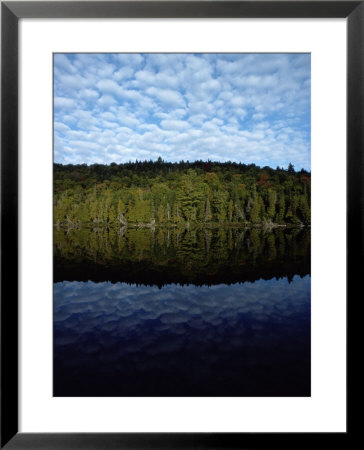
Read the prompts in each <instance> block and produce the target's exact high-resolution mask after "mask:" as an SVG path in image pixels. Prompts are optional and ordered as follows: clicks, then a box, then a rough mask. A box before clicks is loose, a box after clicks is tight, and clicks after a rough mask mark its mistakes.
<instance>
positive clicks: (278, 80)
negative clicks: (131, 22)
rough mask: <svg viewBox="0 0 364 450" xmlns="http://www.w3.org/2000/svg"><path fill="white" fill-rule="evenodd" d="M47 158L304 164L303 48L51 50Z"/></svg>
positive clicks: (306, 94)
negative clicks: (277, 51)
mask: <svg viewBox="0 0 364 450" xmlns="http://www.w3.org/2000/svg"><path fill="white" fill-rule="evenodd" d="M54 63H55V68H54V77H55V78H54V90H55V98H54V106H55V110H54V111H55V112H54V115H55V123H54V131H55V149H54V150H55V152H54V154H55V160H56V161H60V162H69V163H72V162H74V163H76V162H86V163H93V162H105V163H107V162H112V161H117V162H121V161H128V160H130V159H150V158H156V157H158V156H160V155H161V156H162V157H163V158H164V159H165V160H178V159H184V160H187V159H189V160H194V159H201V158H202V159H206V158H210V159H218V160H232V161H244V162H247V163H250V162H255V163H259V164H262V165H270V166H273V167H275V166H276V165H279V166H284V167H285V166H287V165H288V163H289V162H292V163H293V164H294V165H295V167H296V168H297V169H299V168H301V167H305V168H309V167H310V58H309V56H308V55H287V54H284V55H274V54H269V55H254V54H247V55H244V54H238V55H229V54H216V55H214V54H207V55H199V54H198V55H192V54H187V55H184V54H149V55H141V54H115V55H113V54H111V55H109V54H79V55H62V54H57V55H55V57H54Z"/></svg>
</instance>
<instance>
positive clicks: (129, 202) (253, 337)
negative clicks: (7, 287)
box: [53, 53, 311, 397]
mask: <svg viewBox="0 0 364 450" xmlns="http://www.w3.org/2000/svg"><path fill="white" fill-rule="evenodd" d="M53 107H54V114H53V136H54V148H53V155H54V157H53V180H54V181H53V189H54V191H53V244H54V258H53V261H54V288H53V292H54V295H53V395H54V396H56V397H309V396H310V395H311V209H310V205H311V165H310V160H311V143H310V142H311V114H310V112H311V59H310V54H305V53H297V54H287V53H284V54H278V53H273V54H272V53H271V54H252V53H250V54H247V53H245V54H238V53H234V54H231V53H218V54H214V53H207V54H202V53H198V54H191V53H186V54H182V53H146V54H141V53H120V54H117V53H115V54H111V53H72V54H70V53H55V54H54V55H53Z"/></svg>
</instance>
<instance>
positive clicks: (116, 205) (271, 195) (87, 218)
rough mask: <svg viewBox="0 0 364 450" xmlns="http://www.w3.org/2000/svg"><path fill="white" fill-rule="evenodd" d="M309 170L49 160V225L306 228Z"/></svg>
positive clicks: (202, 163) (228, 164) (201, 163)
mask: <svg viewBox="0 0 364 450" xmlns="http://www.w3.org/2000/svg"><path fill="white" fill-rule="evenodd" d="M310 195H311V174H310V173H309V172H307V171H305V170H303V169H302V170H301V171H299V172H297V171H295V169H294V167H293V165H292V164H290V165H289V166H288V168H287V169H283V168H279V167H277V168H276V169H272V168H270V167H263V168H260V167H258V166H256V165H255V164H250V165H246V164H243V163H234V162H224V163H222V162H212V161H195V162H188V161H187V162H185V161H181V162H178V163H171V162H165V161H163V160H162V158H158V160H157V161H136V162H129V163H124V164H116V163H111V164H110V165H104V164H93V165H90V166H88V165H86V164H81V165H70V164H69V165H62V164H54V223H55V224H56V225H58V226H68V227H78V226H80V225H81V224H93V225H98V226H119V227H122V226H138V227H146V226H149V227H154V226H156V225H157V226H177V227H180V226H181V227H184V226H190V225H194V224H196V225H198V224H220V225H223V224H227V225H228V224H230V225H234V224H236V225H239V224H240V225H244V224H252V225H263V224H267V225H273V224H278V225H286V224H287V225H309V224H310V220H311V210H310Z"/></svg>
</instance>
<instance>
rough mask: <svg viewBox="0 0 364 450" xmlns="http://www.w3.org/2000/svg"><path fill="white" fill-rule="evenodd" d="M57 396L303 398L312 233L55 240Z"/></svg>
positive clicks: (87, 234)
mask: <svg viewBox="0 0 364 450" xmlns="http://www.w3.org/2000/svg"><path fill="white" fill-rule="evenodd" d="M54 245H55V266H54V267H55V283H54V395H55V396H309V395H310V356H311V355H310V281H311V280H310V234H309V230H305V229H303V230H293V229H290V230H281V229H280V230H273V231H263V230H259V229H253V230H252V229H250V230H249V229H245V230H242V229H223V230H221V229H210V230H191V231H184V232H180V231H177V230H150V229H141V230H136V229H127V230H90V229H84V230H76V231H73V230H69V231H68V232H65V231H64V230H56V231H55V240H54Z"/></svg>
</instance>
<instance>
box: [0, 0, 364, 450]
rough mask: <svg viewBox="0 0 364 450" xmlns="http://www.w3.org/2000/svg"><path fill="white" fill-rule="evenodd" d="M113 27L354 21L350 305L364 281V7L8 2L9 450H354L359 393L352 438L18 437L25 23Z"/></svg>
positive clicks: (4, 404) (4, 220) (4, 50)
mask: <svg viewBox="0 0 364 450" xmlns="http://www.w3.org/2000/svg"><path fill="white" fill-rule="evenodd" d="M109 17H113V18H116V17H120V18H121V17H122V18H236V17H242V18H346V19H347V180H348V182H347V274H346V275H347V305H349V304H350V302H351V301H353V300H356V299H357V298H356V297H357V293H356V288H357V285H358V280H360V276H362V274H363V273H364V264H363V218H364V205H363V204H364V178H363V176H362V173H363V171H364V164H363V158H364V151H363V145H364V1H330V0H328V1H167V2H166V1H159V2H158V1H116V2H115V1H113V2H108V1H78V2H77V1H72V2H62V1H57V2H47V1H38V2H33V1H27V2H22V1H4V2H1V208H2V211H1V214H2V215H1V281H2V283H1V448H9V449H28V448H29V449H30V448H32V449H66V448H67V449H98V448H103V449H111V448H113V449H117V448H118V449H126V448H128V449H129V448H133V449H136V448H138V449H144V448H156V449H157V448H158V449H162V448H168V449H177V448H178V449H182V448H186V449H187V448H199V449H202V448H215V449H216V448H221V449H228V448H271V447H274V446H279V447H290V448H298V447H303V446H304V447H307V445H309V444H310V442H311V440H312V439H314V440H315V441H316V443H320V442H321V443H325V444H327V440H328V439H329V438H333V439H335V442H336V444H339V445H340V447H341V448H346V447H347V446H348V438H349V436H350V437H351V435H352V429H351V422H350V421H349V419H350V417H351V409H350V406H351V402H350V399H351V391H350V389H349V390H348V405H347V406H348V409H347V411H348V413H347V432H345V433H315V434H312V433H136V434H135V433H57V434H53V433H19V432H18V412H19V411H18V399H19V397H18V331H19V330H18V292H17V289H15V288H14V286H18V181H19V180H18V21H19V19H21V18H109ZM347 311H348V313H349V308H348V307H347ZM348 317H349V315H348ZM348 355H350V352H349V347H348ZM348 362H349V360H348ZM348 368H349V369H350V365H349V364H348ZM347 374H348V375H350V370H348V371H347ZM349 384H350V383H348V386H349Z"/></svg>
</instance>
